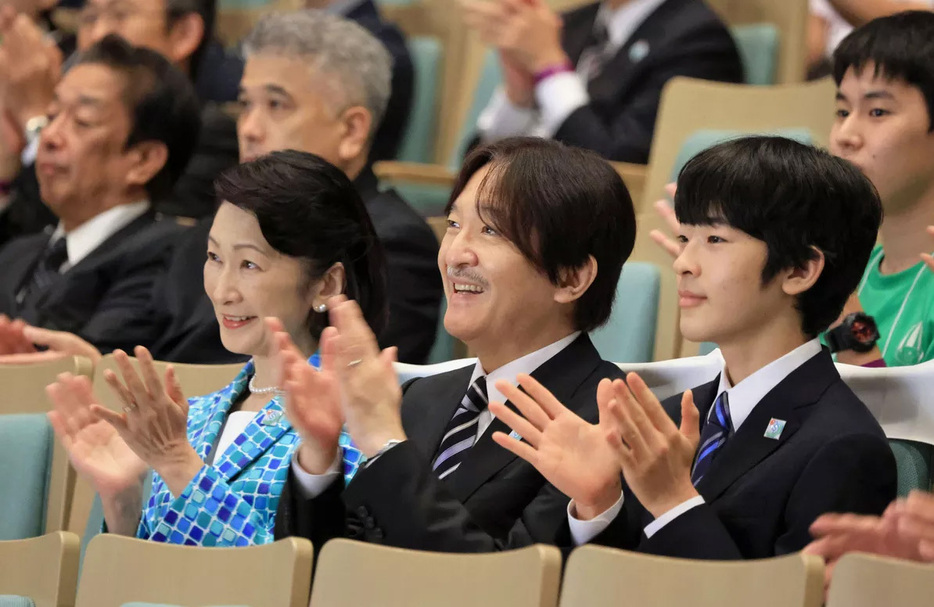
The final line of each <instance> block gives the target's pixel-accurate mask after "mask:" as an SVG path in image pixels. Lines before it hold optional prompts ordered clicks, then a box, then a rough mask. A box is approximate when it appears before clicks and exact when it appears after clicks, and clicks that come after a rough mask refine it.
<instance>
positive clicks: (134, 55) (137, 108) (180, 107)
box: [75, 35, 201, 200]
mask: <svg viewBox="0 0 934 607" xmlns="http://www.w3.org/2000/svg"><path fill="white" fill-rule="evenodd" d="M85 64H100V65H105V66H107V67H109V68H111V69H114V70H117V71H119V72H120V73H121V74H122V75H123V77H124V79H125V85H124V100H125V102H126V105H127V107H128V108H129V109H130V115H131V116H132V121H133V122H132V126H131V128H130V134H129V136H128V137H127V140H126V147H130V146H132V145H134V144H137V143H140V142H142V141H160V142H162V143H164V144H165V146H166V148H167V149H168V158H167V160H166V163H165V166H164V167H163V168H162V170H160V171H159V172H158V173H157V174H156V176H155V177H153V178H152V180H151V181H150V182H149V183H148V184H146V190H147V192H148V193H149V196H150V198H151V199H152V200H159V199H162V198H163V197H165V196H167V195H168V194H169V193H170V192H171V191H172V187H173V186H174V184H175V181H176V180H177V179H178V177H179V176H180V175H181V174H182V172H183V171H184V170H185V167H186V166H187V165H188V160H189V159H190V158H191V155H192V152H193V151H194V149H195V144H196V143H197V140H198V132H199V130H200V128H201V118H200V108H199V103H198V98H197V96H196V95H195V91H194V88H193V87H192V84H191V81H190V80H189V79H188V78H187V77H186V76H185V74H183V73H182V72H181V71H180V70H179V69H178V68H176V67H175V66H173V65H172V64H171V63H169V61H168V59H166V58H165V57H163V56H162V55H160V54H159V53H157V52H155V51H152V50H149V49H146V48H142V47H136V46H133V45H131V44H130V43H128V42H126V41H125V40H123V39H122V38H120V37H119V36H115V35H109V36H107V37H105V38H103V39H102V40H101V41H100V42H98V43H97V44H95V45H94V46H92V47H91V48H89V49H88V50H87V51H86V52H84V53H82V54H81V55H80V56H79V57H78V59H77V61H76V62H75V65H85Z"/></svg>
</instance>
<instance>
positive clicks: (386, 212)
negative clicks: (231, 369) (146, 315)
mask: <svg viewBox="0 0 934 607" xmlns="http://www.w3.org/2000/svg"><path fill="white" fill-rule="evenodd" d="M355 185H356V186H357V189H358V191H359V192H360V195H361V197H362V198H363V200H364V202H365V204H366V207H367V210H368V211H369V212H370V217H371V218H372V219H373V225H374V227H375V229H376V234H377V235H378V236H379V238H380V240H381V241H382V244H383V248H384V250H385V254H386V265H387V267H388V295H389V324H388V325H387V327H386V330H385V331H383V334H382V335H380V344H381V345H382V347H387V346H390V345H394V346H398V347H399V359H400V360H402V361H404V362H413V363H421V362H424V361H425V359H426V358H427V356H428V353H429V351H430V350H431V346H432V344H433V343H434V339H435V332H436V327H437V324H438V313H439V307H440V304H441V296H442V288H441V278H440V275H439V273H438V265H437V257H438V241H437V239H436V238H435V235H434V233H433V232H432V231H431V228H429V227H428V224H426V223H425V220H424V219H422V218H421V217H420V216H419V215H418V214H417V213H416V212H415V211H413V210H412V208H411V207H409V205H407V204H406V203H405V201H403V200H402V199H401V198H400V197H399V196H398V195H397V194H396V193H395V192H394V191H393V190H388V191H385V192H380V191H379V190H378V189H377V187H376V177H375V176H374V175H373V173H372V172H369V171H364V172H363V173H362V174H361V175H360V177H358V178H357V180H356V182H355ZM210 231H211V219H205V220H202V221H201V222H199V223H198V225H196V226H195V227H194V228H192V229H191V230H189V231H188V232H187V233H186V234H184V235H183V236H182V238H181V240H180V242H179V244H178V247H177V248H176V251H175V255H174V256H173V259H172V263H171V265H170V266H169V269H168V271H167V272H166V274H165V276H164V278H163V280H162V282H161V284H160V287H159V288H158V289H157V290H156V293H155V296H154V299H153V304H154V309H153V315H154V316H155V317H157V318H159V319H160V321H159V322H160V323H161V326H162V327H163V330H162V331H161V333H160V337H159V339H158V341H156V342H155V344H153V345H152V350H153V356H155V357H156V358H157V359H159V360H168V361H174V362H186V363H224V362H236V361H241V360H244V357H243V356H242V355H240V354H234V353H232V352H229V351H228V350H227V349H226V348H224V345H223V343H221V340H220V327H219V326H218V324H217V318H216V317H215V315H214V308H213V306H212V305H211V301H210V300H209V299H208V297H207V295H206V294H205V292H204V274H203V268H204V259H205V251H206V250H207V240H208V233H209V232H210ZM143 345H149V344H146V343H144V344H143Z"/></svg>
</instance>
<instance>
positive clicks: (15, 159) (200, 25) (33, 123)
mask: <svg viewBox="0 0 934 607" xmlns="http://www.w3.org/2000/svg"><path fill="white" fill-rule="evenodd" d="M214 16H215V1H214V0H198V1H197V2H195V3H194V4H192V3H191V2H188V1H186V0H142V1H140V2H137V3H131V4H130V5H127V6H123V5H121V6H119V7H116V8H115V5H114V4H113V3H112V2H108V1H105V0H88V1H87V2H86V3H85V5H84V7H83V8H82V13H81V19H80V21H79V28H78V32H77V49H78V51H79V52H80V51H83V50H86V49H88V48H89V47H90V46H91V45H93V44H94V43H96V42H97V41H99V40H101V39H102V38H103V37H104V36H106V35H108V34H117V35H120V36H122V37H123V38H125V39H126V40H128V41H129V42H130V43H132V44H134V45H136V46H142V47H146V48H150V49H153V50H155V51H158V52H159V53H161V54H162V55H163V56H165V57H166V58H168V59H169V60H170V61H172V62H173V63H175V64H176V65H177V66H178V67H179V68H180V69H182V70H183V71H184V72H185V73H187V74H189V75H190V76H191V78H192V80H194V81H196V82H198V90H199V91H202V92H204V93H205V94H206V96H204V97H202V102H203V104H204V105H203V107H202V120H201V123H202V130H201V131H200V136H199V138H198V143H197V147H196V148H195V152H194V154H193V155H192V157H191V161H190V163H189V165H188V167H187V168H186V170H185V172H184V173H183V174H182V175H181V176H180V177H179V179H178V181H177V182H176V185H175V187H174V189H173V190H171V191H166V192H162V193H161V194H160V197H159V199H158V200H153V201H152V202H153V204H154V205H155V208H156V210H157V211H159V212H162V213H164V214H167V215H179V216H184V217H205V216H208V215H211V214H213V210H214V188H213V184H214V178H215V177H216V176H217V175H218V173H220V171H222V170H224V169H225V168H227V167H230V166H233V165H234V164H236V163H237V142H236V128H235V125H234V121H233V119H232V118H230V117H229V116H227V115H226V114H224V113H223V112H222V111H221V110H220V109H219V107H218V105H217V103H221V102H226V101H233V100H234V99H235V98H236V96H235V90H236V83H237V82H238V81H239V78H240V74H241V72H242V65H241V62H240V60H239V59H238V58H230V57H227V56H226V55H225V54H224V52H223V49H219V48H217V46H216V43H213V41H212V36H213V28H214ZM2 27H3V24H2V23H0V30H2V31H0V33H2V34H3V37H4V39H5V40H6V42H5V44H4V48H3V50H2V52H0V81H2V82H4V83H5V84H6V87H5V88H4V93H5V94H4V95H3V96H2V100H0V106H5V107H4V109H5V110H6V113H7V115H8V116H9V117H11V118H12V120H11V121H10V125H11V128H12V130H13V132H14V133H15V132H16V131H19V133H20V137H19V141H18V142H17V144H16V145H14V146H10V147H9V149H7V147H6V146H0V147H3V148H4V149H2V151H0V186H3V187H0V203H2V201H3V199H4V198H5V199H6V205H5V210H3V212H2V214H0V244H2V243H4V242H6V241H8V240H9V239H10V238H14V237H16V236H22V235H25V234H32V233H36V232H40V231H42V230H43V229H44V228H45V227H47V226H50V225H54V223H55V222H56V218H55V217H54V215H53V214H52V213H50V212H49V211H48V210H47V209H46V207H45V206H44V205H43V204H42V199H41V198H40V194H39V184H38V181H37V178H36V169H35V164H34V160H35V151H36V145H37V142H38V137H39V134H40V133H41V130H42V128H43V127H44V126H45V124H46V123H47V118H46V112H47V110H48V105H49V103H50V102H51V100H52V91H53V89H54V86H55V83H56V82H57V81H58V79H59V78H60V75H61V70H60V69H59V67H58V65H59V64H60V63H61V56H60V55H59V57H58V58H57V59H55V58H51V59H50V58H48V57H46V55H48V53H49V52H51V51H50V50H49V49H48V48H47V47H45V46H44V43H43V42H42V37H41V34H40V33H39V31H38V29H37V27H36V26H35V24H33V23H32V22H31V21H29V20H28V19H26V18H25V16H20V17H17V20H16V22H15V23H12V24H11V25H10V26H9V27H8V28H7V29H2ZM41 57H46V58H45V60H44V61H40V60H38V58H41ZM74 58H77V55H75V56H74ZM74 58H72V59H70V60H69V61H68V62H67V64H66V65H70V64H71V63H73V62H74ZM238 66H239V67H238ZM207 78H210V79H211V82H209V83H204V82H201V81H202V80H204V79H207ZM231 78H232V79H233V80H232V82H227V83H226V84H224V82H223V81H224V80H225V79H226V80H229V79H231ZM231 89H233V91H234V94H233V96H231ZM4 195H5V196H4Z"/></svg>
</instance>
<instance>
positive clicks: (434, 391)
mask: <svg viewBox="0 0 934 607" xmlns="http://www.w3.org/2000/svg"><path fill="white" fill-rule="evenodd" d="M452 200H453V202H452V203H451V204H450V205H449V206H448V209H447V211H448V220H449V222H450V227H449V228H448V231H447V234H446V235H445V237H444V241H443V243H442V246H441V253H440V255H439V259H438V265H439V269H440V270H441V273H442V276H443V277H444V284H445V294H446V296H447V298H448V308H447V312H446V315H445V319H444V324H445V327H446V328H447V329H448V331H449V332H450V333H451V334H452V335H454V336H456V337H458V338H459V339H462V340H463V341H464V342H465V343H466V344H467V345H468V347H469V348H470V349H471V351H472V352H475V353H476V354H477V356H478V361H477V363H476V364H474V365H470V366H468V367H466V368H463V369H458V370H455V371H450V372H447V373H443V374H440V375H436V376H433V377H427V378H424V379H416V380H413V381H411V382H409V383H407V384H406V385H405V386H403V387H402V389H401V390H400V388H399V387H398V383H397V379H396V377H395V374H394V373H393V371H392V367H391V365H388V364H387V363H388V362H389V361H390V360H391V359H392V357H393V356H392V352H391V351H386V350H384V351H383V352H382V353H380V351H379V348H378V345H377V343H376V340H375V339H374V338H373V336H372V334H371V333H370V332H369V331H368V329H367V328H366V326H365V324H364V323H363V322H362V316H360V314H359V311H358V309H357V308H356V307H355V304H353V302H343V303H340V304H338V305H336V306H332V324H333V326H334V327H335V329H333V330H329V332H328V335H326V336H325V338H326V340H325V341H324V342H323V343H322V352H325V353H326V354H328V355H329V356H330V358H331V359H330V360H328V361H327V362H326V363H324V367H323V368H324V371H323V372H322V373H319V374H316V373H313V372H310V371H309V369H308V367H307V365H304V364H303V363H302V361H301V360H300V358H297V356H298V355H297V354H295V353H294V352H291V353H290V352H289V350H287V349H286V350H285V352H284V354H283V357H284V360H285V363H286V364H285V367H286V369H287V371H286V375H287V377H288V378H289V379H294V380H295V382H296V383H295V385H296V386H297V388H296V390H293V391H292V392H290V394H289V398H290V403H291V406H290V409H291V419H292V422H293V425H294V427H296V428H298V429H299V431H300V433H302V436H303V443H302V446H301V447H300V448H299V451H298V453H297V456H296V458H295V459H294V460H293V464H292V475H291V477H290V482H289V486H288V488H287V489H286V491H285V493H284V494H283V497H282V501H281V503H280V507H279V510H278V514H277V516H278V519H277V521H276V534H277V536H278V537H282V536H286V535H290V534H298V535H302V536H306V537H309V538H310V539H311V540H312V541H313V542H314V544H315V546H318V547H320V546H321V545H323V543H324V542H325V541H326V540H327V539H329V538H331V537H344V536H349V537H352V538H357V539H361V540H364V541H369V542H376V543H383V544H388V545H392V546H400V547H406V548H413V549H422V550H437V551H452V552H485V551H493V550H502V549H508V548H515V547H519V546H525V545H528V544H532V543H535V542H542V541H549V540H550V539H552V538H553V537H554V533H555V532H556V530H557V528H558V527H559V526H560V524H561V522H562V521H563V520H564V518H565V516H566V511H567V503H568V499H567V498H566V497H565V496H563V495H561V493H560V492H559V491H558V490H557V489H556V488H555V487H554V486H552V485H550V484H549V483H548V482H547V481H546V480H545V479H544V478H543V477H542V475H541V474H539V473H538V472H536V471H535V469H534V468H533V467H532V466H531V465H529V464H527V463H525V462H523V461H522V460H520V459H518V458H516V457H514V456H513V455H511V454H510V453H508V452H506V451H505V450H503V449H500V448H498V447H497V446H496V445H495V444H494V442H493V440H492V439H491V436H492V435H493V433H494V432H496V431H497V430H501V429H503V428H504V426H503V424H502V422H501V421H499V420H497V419H495V418H494V417H493V415H492V414H491V412H490V410H489V409H487V406H486V403H487V402H488V401H492V400H502V398H501V396H500V390H501V389H502V387H501V386H502V385H503V384H507V385H508V384H511V383H512V382H515V381H516V376H517V374H518V375H520V376H521V374H531V375H532V376H534V377H537V378H538V379H539V380H540V381H541V382H542V383H544V384H545V385H548V386H550V387H551V388H552V389H553V390H555V391H556V392H558V393H560V394H562V395H564V397H565V398H567V401H568V403H569V406H571V407H572V408H573V409H574V410H576V411H577V413H578V414H579V415H581V416H583V417H585V418H587V419H595V418H596V414H597V411H596V406H595V394H596V392H597V390H598V388H597V386H598V383H599V382H600V381H601V380H602V379H603V378H605V377H620V372H619V369H618V368H617V367H616V366H615V365H613V364H612V363H609V362H606V361H603V360H601V359H600V356H599V354H598V353H597V351H596V349H595V348H594V346H593V344H592V343H591V341H590V339H589V338H588V336H587V332H588V331H590V330H591V329H593V328H594V327H597V326H599V325H600V324H602V323H603V322H605V321H606V319H607V318H608V317H609V314H610V311H611V309H612V305H613V296H614V293H615V290H616V283H617V281H618V279H619V275H620V271H621V269H622V265H623V262H624V261H625V259H626V257H627V256H628V255H629V252H630V251H631V250H632V246H633V243H634V240H635V216H634V211H633V207H632V201H631V199H630V197H629V193H628V192H627V191H626V187H625V186H624V185H623V183H622V181H621V180H620V179H619V176H618V175H617V174H616V173H615V171H613V169H612V167H610V166H609V165H608V164H607V163H606V162H604V161H602V160H601V159H600V158H599V157H598V156H596V155H595V154H593V153H591V152H587V151H584V150H578V149H573V148H567V147H565V146H563V145H561V144H558V143H555V142H550V141H543V140H539V139H528V138H522V139H511V140H506V141H503V142H500V143H497V144H494V145H492V146H489V147H484V148H480V149H478V150H476V151H475V152H473V153H472V154H471V155H470V156H469V157H468V159H467V160H466V162H465V165H464V168H463V169H462V171H461V174H460V176H459V177H458V180H457V183H456V185H455V188H454V194H453V198H452ZM585 201H586V204H587V206H588V213H586V214H582V213H580V208H581V204H584V203H585ZM280 339H281V337H280ZM330 353H333V355H331V354H330ZM326 358H328V356H326ZM497 380H501V381H497ZM299 386H300V387H299ZM335 388H336V390H335ZM322 389H323V390H325V391H323V392H322ZM337 392H339V393H340V397H339V398H337V397H335V399H336V400H337V401H339V402H331V403H327V402H323V401H320V400H319V401H318V402H319V404H318V405H315V404H314V399H315V398H316V397H315V396H314V395H318V397H320V396H321V395H325V394H331V395H334V394H336V393H337ZM325 398H326V397H325ZM341 407H343V411H341ZM315 412H326V415H332V416H333V421H334V422H336V424H335V423H330V424H317V425H315V424H312V423H309V420H311V415H312V414H313V413H315ZM306 416H307V417H306ZM340 419H346V420H347V421H346V428H347V430H348V431H349V434H350V437H351V438H352V441H353V443H352V445H348V446H345V447H344V449H343V456H341V450H340V449H338V448H337V446H338V435H337V433H339V431H340V427H341V423H340ZM325 425H326V426H327V427H328V428H329V430H328V431H325V432H322V431H321V428H322V427H324V426H325ZM361 453H362V455H363V456H364V457H366V458H367V461H366V463H365V464H363V463H362V462H361V461H360V457H359V456H360V455H361ZM342 460H343V462H342ZM342 464H343V469H344V478H341V473H340V470H341V465H342ZM361 464H362V465H361ZM345 479H346V480H347V481H349V484H347V485H346V487H345V482H344V480H345Z"/></svg>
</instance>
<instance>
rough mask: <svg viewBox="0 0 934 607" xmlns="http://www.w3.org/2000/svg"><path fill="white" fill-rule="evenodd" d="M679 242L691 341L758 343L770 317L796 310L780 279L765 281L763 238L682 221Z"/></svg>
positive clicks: (681, 297)
mask: <svg viewBox="0 0 934 607" xmlns="http://www.w3.org/2000/svg"><path fill="white" fill-rule="evenodd" d="M679 240H680V241H681V252H680V254H679V255H678V257H677V258H676V259H675V262H674V269H675V272H676V273H677V275H678V305H679V307H680V308H681V332H682V333H683V334H684V336H685V337H686V338H687V339H689V340H691V341H694V342H703V341H711V342H715V343H717V344H719V345H720V346H721V347H723V346H725V345H731V344H742V343H750V344H751V343H755V341H756V338H757V335H759V334H760V331H761V329H762V325H763V324H764V321H765V320H766V319H773V318H778V317H779V316H780V315H786V314H788V313H789V310H792V311H793V308H792V306H791V305H789V297H788V296H787V295H786V294H785V293H784V292H783V291H782V287H781V281H780V280H778V279H773V280H771V281H770V282H769V283H767V284H765V285H763V284H762V270H763V268H764V267H765V262H766V259H767V257H768V249H767V247H766V244H765V243H764V242H763V241H761V240H758V239H756V238H753V237H752V236H750V235H749V234H746V233H745V232H742V231H741V230H737V229H735V228H731V227H728V226H727V225H725V224H717V225H711V226H707V225H689V224H681V234H680V238H679Z"/></svg>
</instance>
